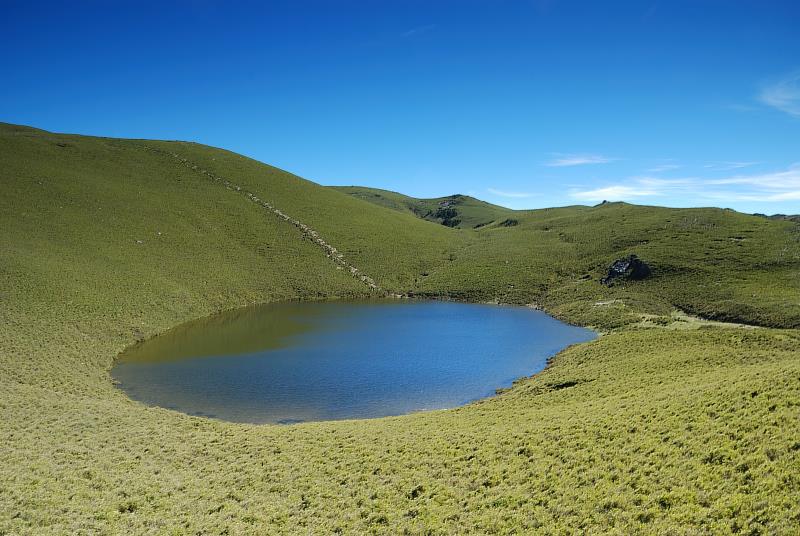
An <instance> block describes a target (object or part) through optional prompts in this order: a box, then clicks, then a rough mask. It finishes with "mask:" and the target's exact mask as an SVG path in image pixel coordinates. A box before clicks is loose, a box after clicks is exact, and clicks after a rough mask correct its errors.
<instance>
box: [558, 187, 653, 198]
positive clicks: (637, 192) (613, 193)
mask: <svg viewBox="0 0 800 536" xmlns="http://www.w3.org/2000/svg"><path fill="white" fill-rule="evenodd" d="M657 195H661V194H659V192H658V191H657V190H655V189H652V188H647V187H646V186H645V185H639V186H625V185H621V184H617V185H614V186H606V187H604V188H597V189H594V190H584V191H579V190H573V191H572V192H571V193H570V196H572V197H574V198H575V199H580V200H581V201H590V202H599V201H606V200H609V201H624V200H629V199H635V198H639V197H651V196H657Z"/></svg>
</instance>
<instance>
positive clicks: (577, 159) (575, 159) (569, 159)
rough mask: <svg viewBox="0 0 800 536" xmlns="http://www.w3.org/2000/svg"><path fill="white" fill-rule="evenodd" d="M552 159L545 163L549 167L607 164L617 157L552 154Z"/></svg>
mask: <svg viewBox="0 0 800 536" xmlns="http://www.w3.org/2000/svg"><path fill="white" fill-rule="evenodd" d="M553 156H554V158H553V160H551V161H549V162H547V163H546V164H545V165H546V166H549V167H566V166H583V165H586V164H608V163H609V162H615V161H617V160H619V158H610V157H608V156H603V155H600V154H561V153H556V154H554V155H553Z"/></svg>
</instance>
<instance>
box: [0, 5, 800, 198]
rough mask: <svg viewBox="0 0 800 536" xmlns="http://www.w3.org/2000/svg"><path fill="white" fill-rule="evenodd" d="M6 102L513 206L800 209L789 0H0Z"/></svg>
mask: <svg viewBox="0 0 800 536" xmlns="http://www.w3.org/2000/svg"><path fill="white" fill-rule="evenodd" d="M0 121H6V122H12V123H22V124H28V125H32V126H36V127H40V128H44V129H47V130H53V131H59V132H75V133H84V134H95V135H105V136H121V137H141V138H166V139H184V140H193V141H198V142H202V143H207V144H210V145H215V146H220V147H225V148H228V149H231V150H234V151H237V152H240V153H244V154H246V155H249V156H252V157H254V158H256V159H259V160H262V161H264V162H268V163H271V164H274V165H277V166H279V167H281V168H284V169H287V170H290V171H292V172H295V173H297V174H299V175H301V176H304V177H306V178H309V179H311V180H314V181H317V182H320V183H323V184H363V185H369V186H375V187H380V188H387V189H391V190H397V191H401V192H404V193H407V194H410V195H415V196H422V197H432V196H441V195H447V194H451V193H456V192H460V193H468V194H471V195H475V196H476V197H480V198H482V199H486V200H488V201H492V202H495V203H499V204H504V205H507V206H511V207H514V208H529V207H530V208H533V207H544V206H553V205H567V204H575V203H583V204H594V203H596V202H599V201H601V200H603V199H609V200H627V201H632V202H636V203H644V204H660V205H669V206H698V205H715V206H723V207H732V208H736V209H739V210H743V211H747V212H767V213H775V212H785V213H798V212H800V2H797V1H789V0H787V1H783V2H780V1H769V0H753V1H736V0H717V1H710V0H687V1H678V0H675V1H667V0H662V1H635V2H634V1H627V2H625V1H612V0H609V1H607V2H600V1H591V2H589V1H586V2H568V1H558V0H550V1H546V0H540V1H525V2H522V1H520V2H512V1H469V0H462V1H457V2H456V1H453V2H447V1H436V0H425V1H418V2H417V1H403V2H400V1H398V2H389V1H388V0H387V1H377V0H376V1H363V2H354V1H337V2H334V1H319V2H305V1H295V2H285V3H283V2H252V3H249V2H222V1H219V2H216V1H210V0H206V1H195V2H163V3H160V2H159V3H148V2H116V1H115V2H107V1H96V2H89V1H76V2H58V3H56V2H53V3H39V2H36V1H31V0H29V1H25V2H14V1H12V2H9V1H8V0H0Z"/></svg>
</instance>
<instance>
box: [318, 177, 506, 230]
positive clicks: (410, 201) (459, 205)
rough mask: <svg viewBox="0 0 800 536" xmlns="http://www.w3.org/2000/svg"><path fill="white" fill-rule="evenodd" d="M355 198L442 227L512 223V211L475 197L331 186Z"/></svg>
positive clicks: (473, 226) (475, 226)
mask: <svg viewBox="0 0 800 536" xmlns="http://www.w3.org/2000/svg"><path fill="white" fill-rule="evenodd" d="M331 188H333V189H336V190H339V191H340V192H344V193H346V194H348V195H350V196H353V197H355V198H357V199H363V200H364V201H369V202H370V203H373V204H375V205H378V206H381V207H386V208H390V209H392V210H397V211H400V212H410V213H411V214H414V215H415V216H417V217H420V218H422V219H424V220H428V221H431V222H434V223H440V224H442V225H445V226H446V227H456V228H459V229H478V228H480V227H484V226H486V225H490V224H492V223H495V224H503V225H505V226H512V225H515V224H516V220H515V211H513V210H510V209H507V208H505V207H500V206H497V205H493V204H491V203H487V202H486V201H481V200H480V199H475V198H474V197H470V196H468V195H460V194H456V195H450V196H447V197H436V198H433V199H417V198H415V197H409V196H407V195H403V194H398V193H397V192H390V191H388V190H380V189H378V188H367V187H364V186H331Z"/></svg>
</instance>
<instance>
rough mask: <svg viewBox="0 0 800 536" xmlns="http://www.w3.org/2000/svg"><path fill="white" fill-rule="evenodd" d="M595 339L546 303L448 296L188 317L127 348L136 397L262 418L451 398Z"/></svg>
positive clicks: (318, 415)
mask: <svg viewBox="0 0 800 536" xmlns="http://www.w3.org/2000/svg"><path fill="white" fill-rule="evenodd" d="M592 338H594V334H593V332H591V331H589V330H586V329H583V328H577V327H574V326H569V325H567V324H564V323H562V322H559V321H558V320H555V319H554V318H551V317H549V316H547V315H546V314H544V313H542V312H540V311H534V310H532V309H527V308H522V307H504V306H495V305H475V304H461V303H447V302H415V301H396V300H394V301H388V300H387V301H365V302H305V303H303V302H300V303H297V302H294V303H279V304H269V305H264V306H259V307H249V308H245V309H240V310H236V311H231V312H228V313H224V314H221V315H218V316H215V317H212V318H207V319H202V320H198V321H194V322H190V323H188V324H185V325H183V326H180V327H178V328H175V329H173V330H171V331H169V332H168V333H165V334H164V335H161V336H159V337H155V338H153V339H151V340H149V341H145V342H143V343H141V344H139V345H137V346H135V347H133V348H131V349H129V350H128V351H126V352H125V353H124V354H123V355H122V356H120V359H119V361H118V363H117V365H116V366H115V367H114V370H113V373H112V374H113V376H114V377H115V378H116V379H117V380H118V381H119V382H120V386H121V388H122V389H124V390H125V391H126V393H127V394H128V395H129V396H130V397H131V398H134V399H136V400H141V401H143V402H145V403H148V404H151V405H157V406H162V407H166V408H171V409H176V410H179V411H183V412H186V413H189V414H193V415H201V416H209V417H216V418H220V419H225V420H230V421H238V422H253V423H267V422H271V423H285V424H290V423H295V422H302V421H315V420H329V419H350V418H370V417H380V416H386V415H399V414H403V413H409V412H412V411H420V410H427V409H439V408H447V407H454V406H457V405H461V404H464V403H466V402H468V401H470V400H474V399H477V398H481V397H485V396H488V395H491V394H492V393H494V391H495V389H497V388H499V387H507V386H509V385H510V384H511V382H512V381H513V380H514V379H516V378H518V377H521V376H528V375H531V374H534V373H536V372H538V371H539V370H541V369H542V368H544V366H545V364H546V361H547V358H548V357H549V356H551V355H553V354H555V353H557V352H558V351H559V350H561V349H562V348H564V347H566V346H568V345H570V344H574V343H576V342H583V341H587V340H590V339H592Z"/></svg>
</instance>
